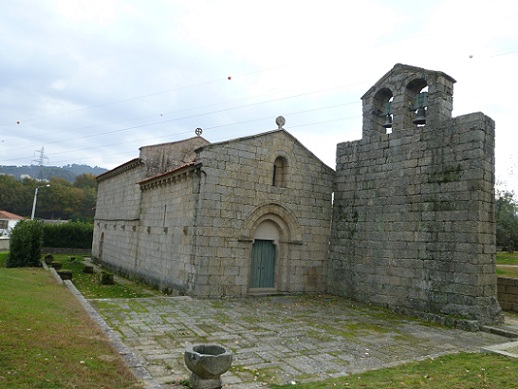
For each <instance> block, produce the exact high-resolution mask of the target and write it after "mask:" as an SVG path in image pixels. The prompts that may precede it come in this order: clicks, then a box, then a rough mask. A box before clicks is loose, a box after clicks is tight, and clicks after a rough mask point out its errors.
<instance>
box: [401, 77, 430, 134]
mask: <svg viewBox="0 0 518 389" xmlns="http://www.w3.org/2000/svg"><path fill="white" fill-rule="evenodd" d="M405 106H407V107H408V112H407V115H405V128H410V127H415V126H424V125H426V115H427V111H428V83H427V82H426V80H424V79H422V78H419V79H415V80H412V81H411V82H409V83H408V85H407V87H406V89H405Z"/></svg>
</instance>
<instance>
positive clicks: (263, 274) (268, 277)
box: [250, 239, 275, 288]
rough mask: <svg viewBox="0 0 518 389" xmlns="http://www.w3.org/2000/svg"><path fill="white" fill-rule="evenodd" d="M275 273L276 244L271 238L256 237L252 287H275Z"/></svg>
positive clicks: (253, 248)
mask: <svg viewBox="0 0 518 389" xmlns="http://www.w3.org/2000/svg"><path fill="white" fill-rule="evenodd" d="M274 275H275V245H274V244H273V241H271V240H260V239H256V240H255V241H254V244H253V246H252V269H251V271H250V288H273V287H274Z"/></svg>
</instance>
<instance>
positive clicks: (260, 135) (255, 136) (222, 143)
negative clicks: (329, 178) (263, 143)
mask: <svg viewBox="0 0 518 389" xmlns="http://www.w3.org/2000/svg"><path fill="white" fill-rule="evenodd" d="M276 133H281V134H284V135H286V136H288V137H289V138H291V139H293V141H294V142H296V143H297V144H298V145H300V146H301V147H302V148H303V149H304V150H305V151H306V152H307V153H308V154H310V155H311V156H312V157H313V158H315V159H316V160H317V161H319V162H320V163H321V164H322V165H324V166H326V167H327V168H329V169H331V170H333V171H334V169H333V168H332V167H330V166H328V165H327V164H326V163H324V162H323V161H322V160H321V159H320V158H318V157H317V156H316V155H315V154H314V153H313V152H312V151H311V150H309V149H308V148H307V147H306V146H304V144H303V143H301V142H300V141H299V140H298V139H297V138H295V137H294V136H293V135H291V134H290V133H289V132H288V131H286V130H285V129H284V128H279V129H277V130H272V131H267V132H262V133H259V134H254V135H249V136H243V137H240V138H233V139H229V140H225V141H222V142H217V143H210V144H208V145H204V146H200V147H198V148H197V149H196V150H195V151H198V150H200V151H201V150H203V149H208V148H211V147H217V146H220V145H225V144H231V143H238V142H242V141H245V140H248V139H256V138H260V137H264V136H269V135H272V134H276Z"/></svg>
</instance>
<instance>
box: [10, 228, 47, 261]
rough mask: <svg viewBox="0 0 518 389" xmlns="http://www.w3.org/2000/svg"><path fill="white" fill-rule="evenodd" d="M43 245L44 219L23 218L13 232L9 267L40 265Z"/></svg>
mask: <svg viewBox="0 0 518 389" xmlns="http://www.w3.org/2000/svg"><path fill="white" fill-rule="evenodd" d="M42 246H43V221H42V220H21V221H19V222H18V223H17V224H16V226H15V227H14V228H13V231H12V233H11V242H10V252H9V256H8V257H7V261H6V266H7V267H24V266H39V265H40V257H41V248H42Z"/></svg>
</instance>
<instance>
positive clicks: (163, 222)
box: [132, 167, 199, 294]
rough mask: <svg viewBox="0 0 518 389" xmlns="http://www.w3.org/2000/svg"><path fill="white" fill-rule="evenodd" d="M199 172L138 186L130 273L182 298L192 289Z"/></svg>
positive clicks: (181, 173) (164, 178)
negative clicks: (139, 205) (138, 208)
mask: <svg viewBox="0 0 518 389" xmlns="http://www.w3.org/2000/svg"><path fill="white" fill-rule="evenodd" d="M198 190H199V171H198V170H196V169H195V168H194V167H190V168H186V169H184V170H183V171H181V172H178V173H171V174H170V175H168V176H166V177H163V179H162V180H159V179H157V180H156V182H154V183H150V184H149V185H143V186H142V212H141V216H140V225H139V227H138V229H137V233H136V236H135V240H136V245H137V252H136V255H135V263H134V268H133V270H132V271H133V273H134V274H135V275H137V276H138V277H139V278H141V279H144V280H146V282H148V283H150V284H152V285H155V286H157V287H158V288H159V289H160V290H164V291H168V292H174V293H180V294H186V293H191V292H192V289H193V287H194V284H193V279H194V276H195V273H196V270H195V268H194V266H193V262H194V259H193V252H194V246H195V245H196V242H195V241H194V240H193V234H194V228H195V223H196V222H195V219H194V215H195V207H196V201H197V198H198Z"/></svg>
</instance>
